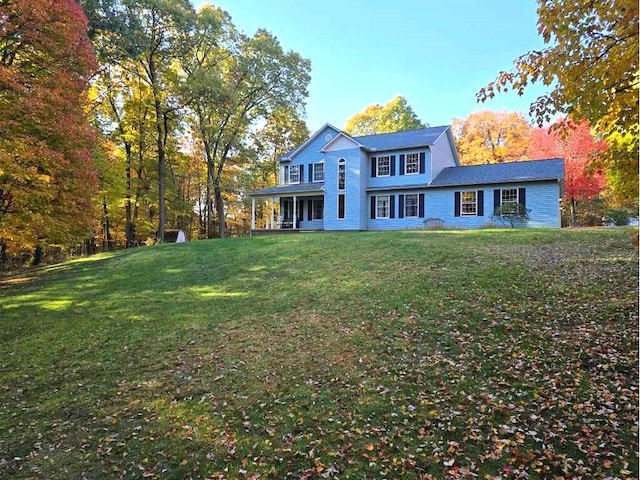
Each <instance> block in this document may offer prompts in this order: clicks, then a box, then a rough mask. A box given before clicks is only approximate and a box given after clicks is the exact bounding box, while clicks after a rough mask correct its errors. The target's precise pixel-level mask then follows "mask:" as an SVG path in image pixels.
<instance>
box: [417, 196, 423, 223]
mask: <svg viewBox="0 0 640 480" xmlns="http://www.w3.org/2000/svg"><path fill="white" fill-rule="evenodd" d="M418 199H419V200H418V212H419V213H418V216H419V217H420V218H424V193H421V194H420V195H419V196H418Z"/></svg>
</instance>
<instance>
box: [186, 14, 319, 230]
mask: <svg viewBox="0 0 640 480" xmlns="http://www.w3.org/2000/svg"><path fill="white" fill-rule="evenodd" d="M191 42H192V49H191V50H190V51H189V54H188V55H187V56H186V57H184V58H183V59H182V67H183V70H184V72H185V75H186V76H187V81H186V87H187V88H185V90H184V91H183V97H184V99H185V103H187V102H188V106H189V110H190V111H191V118H192V121H193V123H194V125H195V127H196V128H195V129H194V131H195V132H196V134H197V135H198V137H197V138H198V140H199V142H201V144H202V147H203V152H204V155H205V161H206V164H207V200H206V202H207V215H208V221H207V236H208V237H209V238H210V237H212V236H213V235H214V231H213V215H212V213H213V209H214V208H215V213H216V218H217V222H218V224H217V234H218V235H219V236H220V237H223V236H224V235H225V199H224V195H223V194H224V189H225V186H224V184H223V182H222V179H223V178H224V170H225V167H226V166H227V162H228V160H229V159H230V158H231V157H238V155H237V153H238V151H239V150H240V149H241V148H242V146H243V142H245V141H246V139H247V138H248V136H249V134H250V132H251V127H253V126H254V125H255V124H256V122H257V121H259V120H261V119H264V118H266V117H268V116H269V114H270V112H273V111H274V110H276V109H278V108H282V107H286V108H289V109H291V110H292V111H295V112H302V111H303V109H304V101H305V98H306V96H307V86H308V83H309V80H310V77H309V68H310V64H309V61H308V60H305V59H303V58H302V57H301V56H300V55H299V54H298V53H296V52H292V51H290V52H285V51H284V50H283V49H282V47H281V46H280V44H279V42H278V40H277V39H276V38H275V37H274V36H272V35H271V34H270V33H268V32H267V31H265V30H258V31H257V32H256V33H255V35H254V36H253V37H247V36H246V35H244V34H242V33H240V32H237V31H236V30H235V28H234V27H233V24H232V23H231V19H230V17H229V16H228V14H227V13H226V12H224V11H222V10H221V9H217V8H215V7H212V6H204V7H203V8H202V9H201V10H200V11H199V12H198V25H197V29H196V32H195V34H194V36H193V38H192V40H191Z"/></svg>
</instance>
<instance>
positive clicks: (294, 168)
mask: <svg viewBox="0 0 640 480" xmlns="http://www.w3.org/2000/svg"><path fill="white" fill-rule="evenodd" d="M289 183H300V165H291V166H290V167H289Z"/></svg>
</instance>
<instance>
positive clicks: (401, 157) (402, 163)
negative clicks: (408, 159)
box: [398, 154, 404, 175]
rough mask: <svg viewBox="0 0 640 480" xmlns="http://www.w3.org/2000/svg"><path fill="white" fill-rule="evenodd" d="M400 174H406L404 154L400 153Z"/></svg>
mask: <svg viewBox="0 0 640 480" xmlns="http://www.w3.org/2000/svg"><path fill="white" fill-rule="evenodd" d="M398 175H404V154H403V155H400V172H399V173H398Z"/></svg>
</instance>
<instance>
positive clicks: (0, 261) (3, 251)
mask: <svg viewBox="0 0 640 480" xmlns="http://www.w3.org/2000/svg"><path fill="white" fill-rule="evenodd" d="M6 263H7V242H5V241H4V239H2V240H0V271H1V270H4V268H5V265H6Z"/></svg>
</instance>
